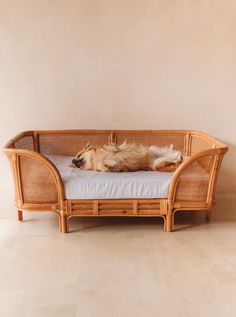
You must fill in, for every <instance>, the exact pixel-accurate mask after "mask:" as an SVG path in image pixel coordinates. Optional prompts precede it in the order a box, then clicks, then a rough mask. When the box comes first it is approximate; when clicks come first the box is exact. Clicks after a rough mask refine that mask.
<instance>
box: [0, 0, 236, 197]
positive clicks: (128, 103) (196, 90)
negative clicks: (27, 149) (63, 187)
mask: <svg viewBox="0 0 236 317" xmlns="http://www.w3.org/2000/svg"><path fill="white" fill-rule="evenodd" d="M235 16H236V1H235V0H224V1H222V0H212V1H210V0H185V1H184V0H183V1H179V0H172V1H171V0H148V1H146V0H141V1H137V0H100V1H99V0H57V1H56V0H47V1H46V0H28V1H27V0H21V1H20V0H15V1H13V0H0V107H1V114H0V144H1V145H3V144H4V142H5V141H6V140H7V139H9V138H10V137H11V136H13V135H14V134H16V133H17V132H19V131H21V130H28V129H44V128H47V129H57V128H58V129H63V128H119V129H122V128H124V129H159V128H161V129H165V128H170V129H175V128H176V129H178V128H181V129H185V128H187V129H188V128H190V129H197V130H202V131H205V132H208V133H209V134H212V135H213V136H216V137H218V138H220V139H221V140H223V141H225V142H226V143H227V144H228V145H229V146H230V153H229V154H228V155H227V158H226V159H225V161H224V164H223V167H222V173H221V175H220V179H219V186H218V197H219V198H222V199H225V198H227V197H228V198H230V199H232V200H235V203H236V199H235V197H236V194H235V193H236V141H235V139H236V133H235V132H236V119H235V118H236V19H235ZM0 166H1V167H0V168H1V171H0V177H1V180H0V188H1V189H7V190H8V188H10V186H11V182H10V174H9V168H8V166H7V163H6V160H5V158H4V157H3V155H2V154H1V157H0ZM227 201H228V200H226V199H225V202H226V203H227Z"/></svg>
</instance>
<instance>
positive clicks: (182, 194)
mask: <svg viewBox="0 0 236 317" xmlns="http://www.w3.org/2000/svg"><path fill="white" fill-rule="evenodd" d="M213 162H214V155H210V156H205V157H202V158H200V159H198V160H197V161H194V162H193V163H192V164H190V165H189V166H188V167H187V168H186V169H185V170H184V171H183V173H182V174H181V176H180V179H179V181H178V184H177V191H176V197H175V198H176V201H197V202H206V201H207V196H208V187H209V182H210V177H211V172H212V167H213ZM204 167H206V168H204Z"/></svg>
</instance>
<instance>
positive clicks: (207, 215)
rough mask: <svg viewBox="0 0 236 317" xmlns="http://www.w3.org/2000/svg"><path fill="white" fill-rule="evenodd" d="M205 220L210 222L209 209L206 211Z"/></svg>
mask: <svg viewBox="0 0 236 317" xmlns="http://www.w3.org/2000/svg"><path fill="white" fill-rule="evenodd" d="M206 220H207V221H210V220H211V209H209V210H207V214H206Z"/></svg>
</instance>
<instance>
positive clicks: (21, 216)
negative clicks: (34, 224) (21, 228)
mask: <svg viewBox="0 0 236 317" xmlns="http://www.w3.org/2000/svg"><path fill="white" fill-rule="evenodd" d="M17 218H18V220H19V221H22V220H23V212H22V210H17Z"/></svg>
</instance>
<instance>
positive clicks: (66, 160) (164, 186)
mask: <svg viewBox="0 0 236 317" xmlns="http://www.w3.org/2000/svg"><path fill="white" fill-rule="evenodd" d="M45 156H46V157H47V158H48V159H49V160H51V161H52V162H53V163H54V164H55V166H56V167H57V169H58V170H59V172H60V174H61V177H62V180H63V183H64V186H65V196H66V199H109V198H111V199H121V198H165V197H167V194H168V188H169V184H170V181H171V177H172V175H173V173H166V172H152V171H150V172H149V171H148V172H146V171H138V172H127V173H108V172H106V173H102V172H94V171H83V170H80V169H78V168H71V167H69V164H70V163H71V161H72V159H73V157H70V156H59V155H45Z"/></svg>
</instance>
